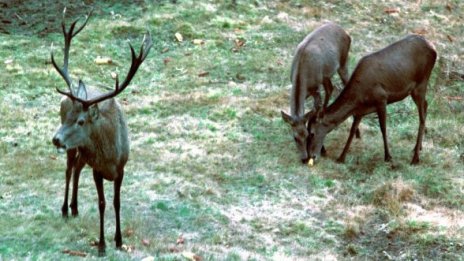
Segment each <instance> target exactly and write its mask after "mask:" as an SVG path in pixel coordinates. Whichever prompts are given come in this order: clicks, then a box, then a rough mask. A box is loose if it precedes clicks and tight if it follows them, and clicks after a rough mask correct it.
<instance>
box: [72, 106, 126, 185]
mask: <svg viewBox="0 0 464 261" xmlns="http://www.w3.org/2000/svg"><path fill="white" fill-rule="evenodd" d="M116 115H118V117H114V115H113V117H106V115H100V118H99V119H98V123H97V122H95V124H94V126H93V130H92V131H91V134H90V137H89V140H88V142H87V144H86V146H83V147H81V148H79V151H80V153H81V155H82V157H83V158H84V159H85V161H86V163H88V164H89V165H90V166H91V167H92V168H93V169H94V170H97V171H99V172H100V173H101V175H102V176H103V177H104V178H105V179H107V180H113V179H114V178H115V177H116V176H117V175H118V168H121V167H123V166H124V165H125V164H126V162H127V159H128V156H129V141H128V138H127V126H126V123H125V121H124V119H123V117H122V115H121V114H120V113H119V114H116Z"/></svg>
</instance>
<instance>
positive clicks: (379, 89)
mask: <svg viewBox="0 0 464 261" xmlns="http://www.w3.org/2000/svg"><path fill="white" fill-rule="evenodd" d="M436 57H437V53H436V51H435V48H434V46H433V45H432V44H431V43H430V42H428V41H427V40H426V39H424V38H423V37H421V36H419V35H408V36H406V37H405V38H403V39H402V40H400V41H397V42H395V43H393V44H391V45H389V46H387V47H385V48H384V49H382V50H380V51H378V52H375V53H372V54H370V55H367V56H365V57H363V58H362V59H361V60H360V61H359V63H358V65H357V67H356V69H355V71H354V72H353V74H352V75H351V78H350V81H349V82H348V85H347V86H346V88H345V89H344V90H343V91H342V92H341V93H340V95H339V96H338V97H337V99H336V100H335V101H334V102H333V103H332V104H331V105H330V106H329V107H327V109H326V111H325V113H324V115H323V116H319V117H317V118H316V120H315V121H314V123H312V125H313V126H312V130H313V131H314V133H312V134H311V145H310V148H309V155H310V157H311V158H313V159H317V157H318V156H319V155H320V152H321V148H322V144H323V141H324V138H325V136H326V135H327V133H329V132H330V131H332V130H333V129H334V128H335V127H337V126H338V125H340V124H341V123H342V122H343V121H345V120H346V119H347V118H348V117H349V116H351V115H353V116H354V120H353V124H352V126H351V130H350V135H349V137H348V141H347V142H346V145H345V148H344V149H343V152H342V154H341V155H340V157H339V158H338V161H339V162H344V161H345V157H346V153H347V152H348V149H349V147H350V144H351V141H352V139H353V135H354V133H355V130H356V129H357V128H358V125H359V123H360V122H361V119H362V117H364V116H365V115H367V114H369V113H373V112H375V113H377V115H378V117H379V124H380V130H381V132H382V137H383V144H384V153H385V161H390V160H391V155H390V152H389V150H388V143H387V132H386V117H387V113H386V108H387V105H388V104H390V103H394V102H397V101H401V100H403V99H404V98H405V97H407V96H409V95H410V96H411V97H412V99H413V101H414V102H415V104H416V106H417V109H418V112H419V131H418V134H417V141H416V146H415V148H414V156H413V158H412V161H411V164H417V163H419V151H420V150H421V149H422V137H423V135H424V130H425V119H426V116H427V101H426V100H425V95H426V92H427V83H428V80H429V78H430V74H431V72H432V69H433V66H434V65H435V60H436Z"/></svg>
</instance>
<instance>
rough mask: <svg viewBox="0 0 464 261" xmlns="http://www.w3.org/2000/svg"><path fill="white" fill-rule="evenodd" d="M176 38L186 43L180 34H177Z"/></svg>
mask: <svg viewBox="0 0 464 261" xmlns="http://www.w3.org/2000/svg"><path fill="white" fill-rule="evenodd" d="M175 37H176V39H177V41H178V42H182V41H184V37H183V36H182V35H181V34H180V33H175Z"/></svg>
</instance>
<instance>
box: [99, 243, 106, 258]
mask: <svg viewBox="0 0 464 261" xmlns="http://www.w3.org/2000/svg"><path fill="white" fill-rule="evenodd" d="M105 255H106V248H105V245H103V246H100V245H99V246H98V256H100V257H103V256H105Z"/></svg>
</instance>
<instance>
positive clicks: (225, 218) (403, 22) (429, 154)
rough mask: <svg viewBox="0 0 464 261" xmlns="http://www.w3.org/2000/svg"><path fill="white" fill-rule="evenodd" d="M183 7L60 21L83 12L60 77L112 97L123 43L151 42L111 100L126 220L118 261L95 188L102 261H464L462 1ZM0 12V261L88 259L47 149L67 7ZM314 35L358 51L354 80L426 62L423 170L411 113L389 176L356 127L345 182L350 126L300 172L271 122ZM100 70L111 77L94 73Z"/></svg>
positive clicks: (395, 119)
mask: <svg viewBox="0 0 464 261" xmlns="http://www.w3.org/2000/svg"><path fill="white" fill-rule="evenodd" d="M178 2H179V3H178V4H177V5H173V4H171V3H170V1H135V2H132V1H123V2H120V1H105V3H100V2H97V1H83V2H80V1H71V2H70V3H68V4H67V6H68V20H72V19H73V18H78V17H81V16H83V15H84V14H85V13H87V12H88V11H89V10H90V9H91V7H92V6H93V7H94V16H93V17H92V18H91V19H90V21H89V24H88V25H87V27H86V28H85V29H84V31H82V32H81V33H80V34H79V35H78V36H77V37H76V39H75V41H74V42H73V46H72V50H71V63H70V70H71V74H72V75H73V76H74V77H75V78H77V77H80V78H82V79H83V80H84V81H85V82H86V83H87V84H93V85H106V86H112V84H113V82H112V81H113V80H112V79H111V78H110V76H109V75H110V72H119V73H120V74H124V73H125V71H126V70H127V66H128V61H129V57H130V55H129V48H128V44H127V43H128V42H130V43H132V44H134V45H136V46H139V44H140V42H141V38H142V35H143V33H144V32H145V31H146V30H149V31H150V32H151V33H152V35H153V40H154V47H153V49H152V52H151V54H150V56H149V57H148V59H147V60H146V61H145V63H144V64H143V65H142V67H141V68H140V70H139V72H138V74H137V75H136V77H135V79H134V81H133V84H132V85H131V86H130V87H129V89H128V90H127V91H126V92H125V93H123V94H121V95H120V97H118V99H119V100H120V101H121V103H122V104H123V107H124V110H125V112H126V114H127V118H128V123H129V128H130V138H131V156H130V161H129V162H128V164H127V166H126V177H125V180H124V183H123V186H122V198H123V199H122V211H121V213H122V214H121V217H122V229H123V241H124V243H125V244H126V249H127V250H126V251H117V250H115V248H114V242H113V241H112V237H113V235H114V224H115V221H114V212H113V208H112V206H111V201H112V184H111V183H110V182H106V183H105V191H106V197H107V202H108V204H107V211H106V236H107V256H108V257H109V258H110V259H114V260H127V259H133V260H140V259H142V258H145V257H149V256H153V257H155V258H156V259H160V260H184V259H187V258H186V257H185V256H188V253H189V252H192V253H195V254H196V255H198V256H199V257H201V258H202V259H203V260H299V259H301V260H304V259H321V260H322V259H323V260H335V259H338V260H344V259H354V260H372V259H376V260H390V259H393V260H463V259H464V245H463V242H464V241H463V239H464V222H463V220H464V208H463V203H464V195H463V190H464V179H463V174H464V166H463V165H464V142H463V139H462V137H463V135H464V128H463V122H464V104H463V99H464V81H463V79H462V75H463V73H464V65H463V63H462V61H463V60H464V46H463V43H462V35H463V34H464V27H463V23H464V16H463V13H462V10H464V4H463V3H462V1H458V0H454V1H435V0H424V1H410V2H405V1H396V0H389V1H382V2H381V3H374V2H376V1H351V0H349V1H338V0H333V1H325V2H321V3H313V1H306V0H301V1H296V0H285V1H276V0H274V1H241V0H238V5H237V6H236V7H233V6H232V5H231V4H230V2H231V1H225V0H222V1H221V0H211V1H187V0H179V1H178ZM0 7H1V11H0V15H1V24H0V33H1V34H0V61H1V63H2V69H1V70H0V79H2V80H1V81H0V115H2V116H1V128H0V140H1V142H0V171H1V174H0V216H1V218H0V260H24V259H26V260H41V259H42V260H50V259H51V260H58V259H59V260H61V259H66V258H69V259H74V258H76V257H73V256H72V255H69V254H68V253H63V251H64V250H72V251H77V252H78V253H81V254H85V255H86V258H87V259H96V258H97V257H96V255H97V250H96V248H95V247H94V246H93V242H94V241H95V240H97V238H98V208H97V202H96V198H97V196H96V190H95V186H94V184H93V179H92V178H91V170H90V169H89V168H86V169H85V170H84V171H83V173H82V176H81V182H80V184H79V193H80V194H79V196H80V197H79V210H80V215H79V217H77V218H69V219H63V218H61V212H60V208H61V204H62V199H63V189H64V169H65V157H64V155H58V154H56V151H55V149H54V147H53V146H52V144H51V137H52V135H53V134H54V131H55V130H56V129H57V127H58V126H59V116H58V111H59V99H60V98H61V97H60V95H59V94H58V93H57V92H56V91H55V90H54V89H55V87H57V86H58V87H63V85H64V82H63V81H62V79H61V78H60V77H59V75H58V74H57V73H56V72H55V71H54V69H53V68H52V66H51V65H50V61H49V54H50V49H51V47H50V46H51V45H52V43H53V44H54V47H52V48H54V49H55V52H56V55H57V56H58V57H61V56H60V55H61V46H62V35H61V34H60V31H59V23H60V21H61V11H62V9H63V7H64V4H63V2H60V1H57V2H54V3H47V4H42V3H37V1H1V2H0ZM325 20H332V21H335V22H338V23H339V24H341V25H342V26H343V27H344V28H346V30H347V31H348V32H349V33H350V35H351V36H352V38H353V42H352V50H351V53H350V69H351V70H353V68H354V66H355V64H356V62H357V61H358V60H359V59H360V58H361V57H362V56H364V55H366V54H368V53H369V52H371V51H375V50H378V49H380V48H382V47H384V46H386V45H387V44H389V43H392V42H394V41H396V40H398V39H400V38H402V37H403V36H404V35H406V34H407V33H411V32H415V33H421V34H424V35H425V37H426V38H428V39H429V40H431V41H432V42H433V43H434V44H435V46H436V48H437V51H438V53H439V61H438V62H437V64H436V66H435V69H434V72H433V76H432V79H431V82H430V84H429V93H428V101H429V115H428V118H427V128H428V129H427V134H426V136H425V140H424V149H423V151H422V154H421V160H422V162H421V164H420V165H419V166H410V165H409V161H410V160H411V157H412V149H413V147H414V143H415V137H416V134H417V128H418V117H417V112H416V108H415V106H414V104H413V103H412V102H411V100H410V99H409V98H408V99H407V100H405V101H403V102H401V103H398V104H395V105H392V106H390V107H389V108H388V112H389V116H388V132H389V139H390V140H389V142H390V144H391V153H392V156H393V157H394V160H393V163H388V164H387V163H384V162H383V160H382V159H383V149H382V141H381V135H380V132H379V129H378V125H377V120H376V118H374V117H368V118H366V119H365V120H363V122H362V123H361V132H362V140H356V141H355V142H354V143H353V145H352V149H351V151H350V153H349V154H348V157H347V163H346V164H336V163H335V162H334V159H335V158H336V157H337V156H338V154H339V153H340V152H341V149H342V146H343V144H344V142H345V140H346V138H347V134H348V128H349V122H347V123H344V124H342V125H341V126H340V127H339V128H337V130H336V131H334V132H333V133H331V134H330V135H329V136H328V137H327V138H328V139H327V141H326V145H327V148H328V151H329V154H328V157H327V158H325V159H322V160H321V161H320V162H319V163H318V164H317V166H316V167H314V168H311V169H308V168H307V167H305V166H302V165H301V164H300V163H299V160H298V156H297V154H296V151H295V145H294V144H293V140H292V139H291V136H290V130H289V128H288V126H287V125H286V124H285V123H284V122H283V121H282V120H281V118H280V112H279V111H280V110H288V107H289V103H288V100H289V90H290V82H289V68H290V62H291V59H292V55H293V51H294V49H295V47H296V45H297V44H298V42H299V41H301V40H302V39H303V38H304V36H305V35H306V34H307V33H308V32H310V31H311V30H312V29H314V28H315V27H316V26H318V25H319V24H321V23H322V21H325ZM176 32H178V33H180V34H182V36H183V38H184V41H183V42H178V41H177V40H176V38H175V33H176ZM194 39H200V40H203V43H202V44H195V43H193V42H192V40H194ZM96 56H107V57H111V58H112V59H113V61H114V64H113V65H106V66H101V65H96V64H95V63H94V62H93V60H94V59H95V57H96ZM58 59H61V58H58ZM336 83H337V84H338V85H339V84H340V81H339V80H338V78H336Z"/></svg>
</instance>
